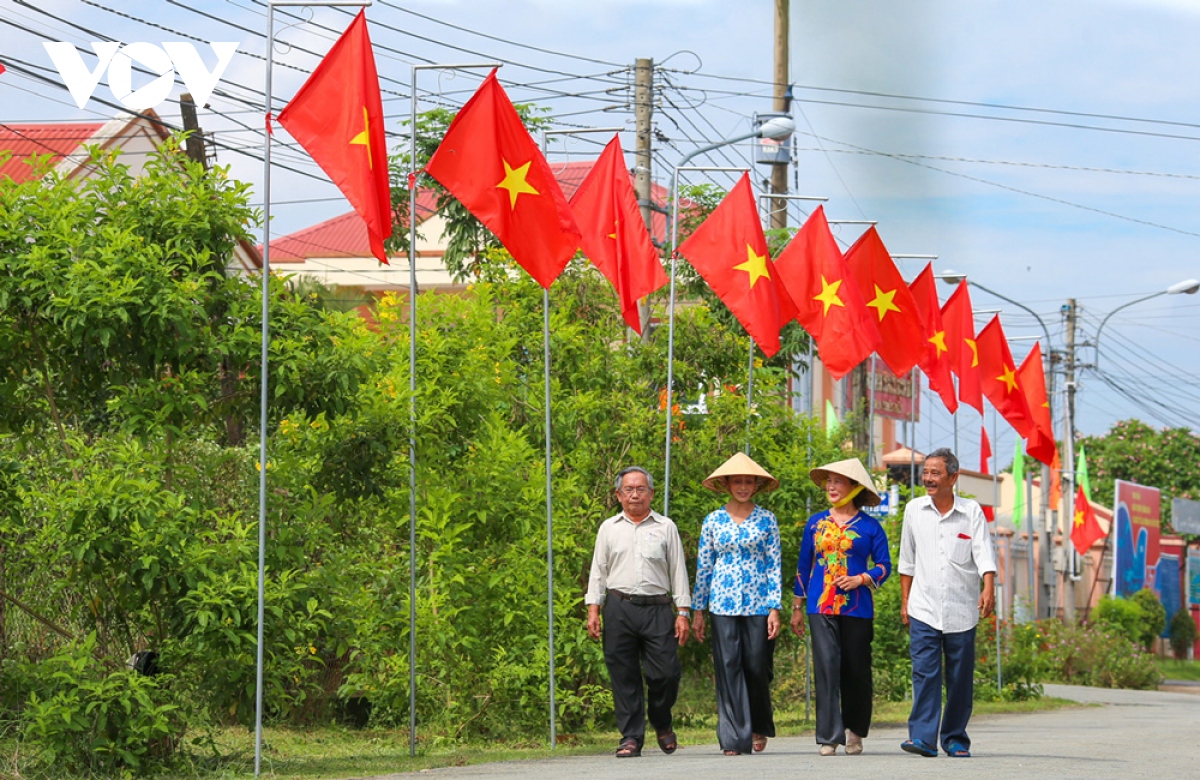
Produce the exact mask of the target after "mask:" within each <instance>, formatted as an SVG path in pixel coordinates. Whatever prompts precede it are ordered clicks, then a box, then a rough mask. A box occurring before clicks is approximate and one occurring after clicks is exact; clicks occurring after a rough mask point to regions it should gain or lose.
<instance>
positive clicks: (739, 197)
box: [679, 174, 795, 357]
mask: <svg viewBox="0 0 1200 780" xmlns="http://www.w3.org/2000/svg"><path fill="white" fill-rule="evenodd" d="M679 254H680V255H682V256H683V257H686V258H687V259H688V261H689V262H690V263H691V264H692V266H693V267H695V269H696V270H697V271H699V272H700V275H701V276H703V277H704V281H706V282H708V286H709V287H711V288H712V290H713V292H715V293H716V294H717V297H718V298H720V299H721V301H722V302H723V303H724V304H725V305H726V306H728V307H729V311H731V312H733V316H735V317H737V319H738V322H740V323H742V327H743V328H745V329H746V332H747V333H749V334H750V336H751V338H753V339H754V341H755V342H756V343H757V344H758V347H759V348H760V349H761V350H762V351H763V354H764V355H766V356H767V357H771V356H772V355H774V354H775V353H776V352H778V351H779V347H780V344H779V331H780V329H781V328H782V327H783V326H784V325H786V324H787V323H788V321H789V320H790V319H792V317H794V316H795V307H794V306H792V302H791V299H789V298H788V297H787V293H786V292H784V291H783V288H782V286H780V285H778V284H776V281H777V279H776V274H773V273H772V271H774V268H775V264H774V263H772V262H771V255H770V253H769V252H768V251H767V239H766V237H765V236H764V235H763V229H762V224H761V223H759V221H758V210H757V209H756V208H755V206H754V193H753V192H751V191H750V176H749V174H742V178H741V179H739V180H738V183H737V184H735V185H734V187H733V189H732V190H730V191H729V194H728V195H726V196H725V199H724V200H722V201H721V204H720V205H719V206H717V208H716V209H714V210H713V213H712V214H709V215H708V218H707V219H706V220H704V222H703V223H701V225H700V227H698V228H696V230H695V231H694V232H693V233H692V234H691V235H690V236H688V239H687V241H684V242H683V243H682V244H680V245H679Z"/></svg>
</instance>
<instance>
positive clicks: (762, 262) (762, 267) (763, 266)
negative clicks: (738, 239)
mask: <svg viewBox="0 0 1200 780" xmlns="http://www.w3.org/2000/svg"><path fill="white" fill-rule="evenodd" d="M746 257H747V258H748V259H747V260H746V262H744V263H742V264H741V265H735V266H734V267H733V270H735V271H745V272H746V273H748V274H750V289H751V290H753V289H754V283H755V282H757V281H758V280H759V278H760V277H764V276H765V277H766V278H768V279H770V278H771V272H770V271H768V270H767V256H766V255H759V254H755V252H754V247H752V246H750V245H749V244H746Z"/></svg>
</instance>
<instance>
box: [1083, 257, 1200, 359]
mask: <svg viewBox="0 0 1200 780" xmlns="http://www.w3.org/2000/svg"><path fill="white" fill-rule="evenodd" d="M1197 290H1200V280H1196V279H1184V280H1183V281H1182V282H1176V283H1175V284H1173V285H1171V286H1170V287H1168V288H1167V289H1165V290H1159V291H1158V292H1156V293H1150V294H1149V295H1144V296H1142V297H1141V298H1137V299H1135V300H1132V301H1130V302H1129V303H1123V304H1121V305H1120V306H1118V307H1117V308H1115V309H1113V310H1112V311H1110V312H1109V313H1108V314H1106V315H1104V319H1102V320H1100V327H1099V328H1096V344H1095V350H1096V357H1095V358H1094V359H1093V361H1092V368H1094V369H1095V368H1099V366H1100V334H1102V333H1103V332H1104V326H1105V325H1107V324H1108V321H1109V319H1111V318H1112V316H1113V315H1114V314H1116V313H1117V312H1119V311H1120V310H1121V309H1128V308H1129V307H1130V306H1133V305H1134V304H1135V303H1141V302H1142V301H1148V300H1150V299H1151V298H1157V297H1159V296H1160V295H1179V294H1181V293H1182V294H1184V295H1195V294H1196V291H1197Z"/></svg>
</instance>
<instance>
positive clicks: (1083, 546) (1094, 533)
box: [1071, 485, 1105, 555]
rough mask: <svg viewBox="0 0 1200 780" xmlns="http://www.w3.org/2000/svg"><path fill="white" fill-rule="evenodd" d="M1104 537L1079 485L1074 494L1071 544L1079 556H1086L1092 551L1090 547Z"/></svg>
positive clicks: (1090, 503)
mask: <svg viewBox="0 0 1200 780" xmlns="http://www.w3.org/2000/svg"><path fill="white" fill-rule="evenodd" d="M1104 536H1105V533H1104V529H1103V528H1101V527H1100V521H1099V520H1097V519H1096V512H1095V510H1094V509H1092V502H1091V501H1088V498H1087V494H1085V493H1084V492H1083V485H1080V486H1079V490H1078V492H1076V494H1075V520H1074V523H1072V525H1071V543H1072V544H1074V545H1075V549H1076V550H1078V551H1079V554H1080V555H1086V554H1087V551H1088V550H1090V549H1092V545H1093V544H1095V543H1096V541H1097V540H1099V539H1103V538H1104Z"/></svg>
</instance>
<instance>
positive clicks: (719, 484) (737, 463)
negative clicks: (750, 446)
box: [700, 452, 779, 493]
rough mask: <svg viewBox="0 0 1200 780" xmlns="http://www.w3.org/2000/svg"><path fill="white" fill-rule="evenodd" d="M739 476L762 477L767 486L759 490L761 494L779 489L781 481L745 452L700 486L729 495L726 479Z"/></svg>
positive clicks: (723, 464)
mask: <svg viewBox="0 0 1200 780" xmlns="http://www.w3.org/2000/svg"><path fill="white" fill-rule="evenodd" d="M738 474H748V475H750V476H752V477H760V478H762V479H764V480H766V484H764V485H763V486H762V487H760V488H759V489H758V492H759V493H769V492H770V491H772V490H774V489H775V488H777V487H779V480H777V479H775V477H772V476H771V475H770V474H768V473H767V470H766V469H764V468H763V467H762V466H760V465H758V464H757V463H755V462H754V460H753V459H751V457H750V456H749V455H747V454H745V453H744V452H739V453H737V454H736V455H734V456H733V457H732V458H730V459H729V460H727V461H725V462H724V463H722V464H721V465H720V466H719V467H718V468H717V470H716V471H714V472H713V473H711V474H709V475H708V477H707V478H706V479H705V480H704V481H703V482H701V483H700V484H702V485H704V487H706V488H708V489H709V490H715V491H716V492H718V493H728V492H729V488H728V487H726V485H725V477H732V476H736V475H738Z"/></svg>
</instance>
